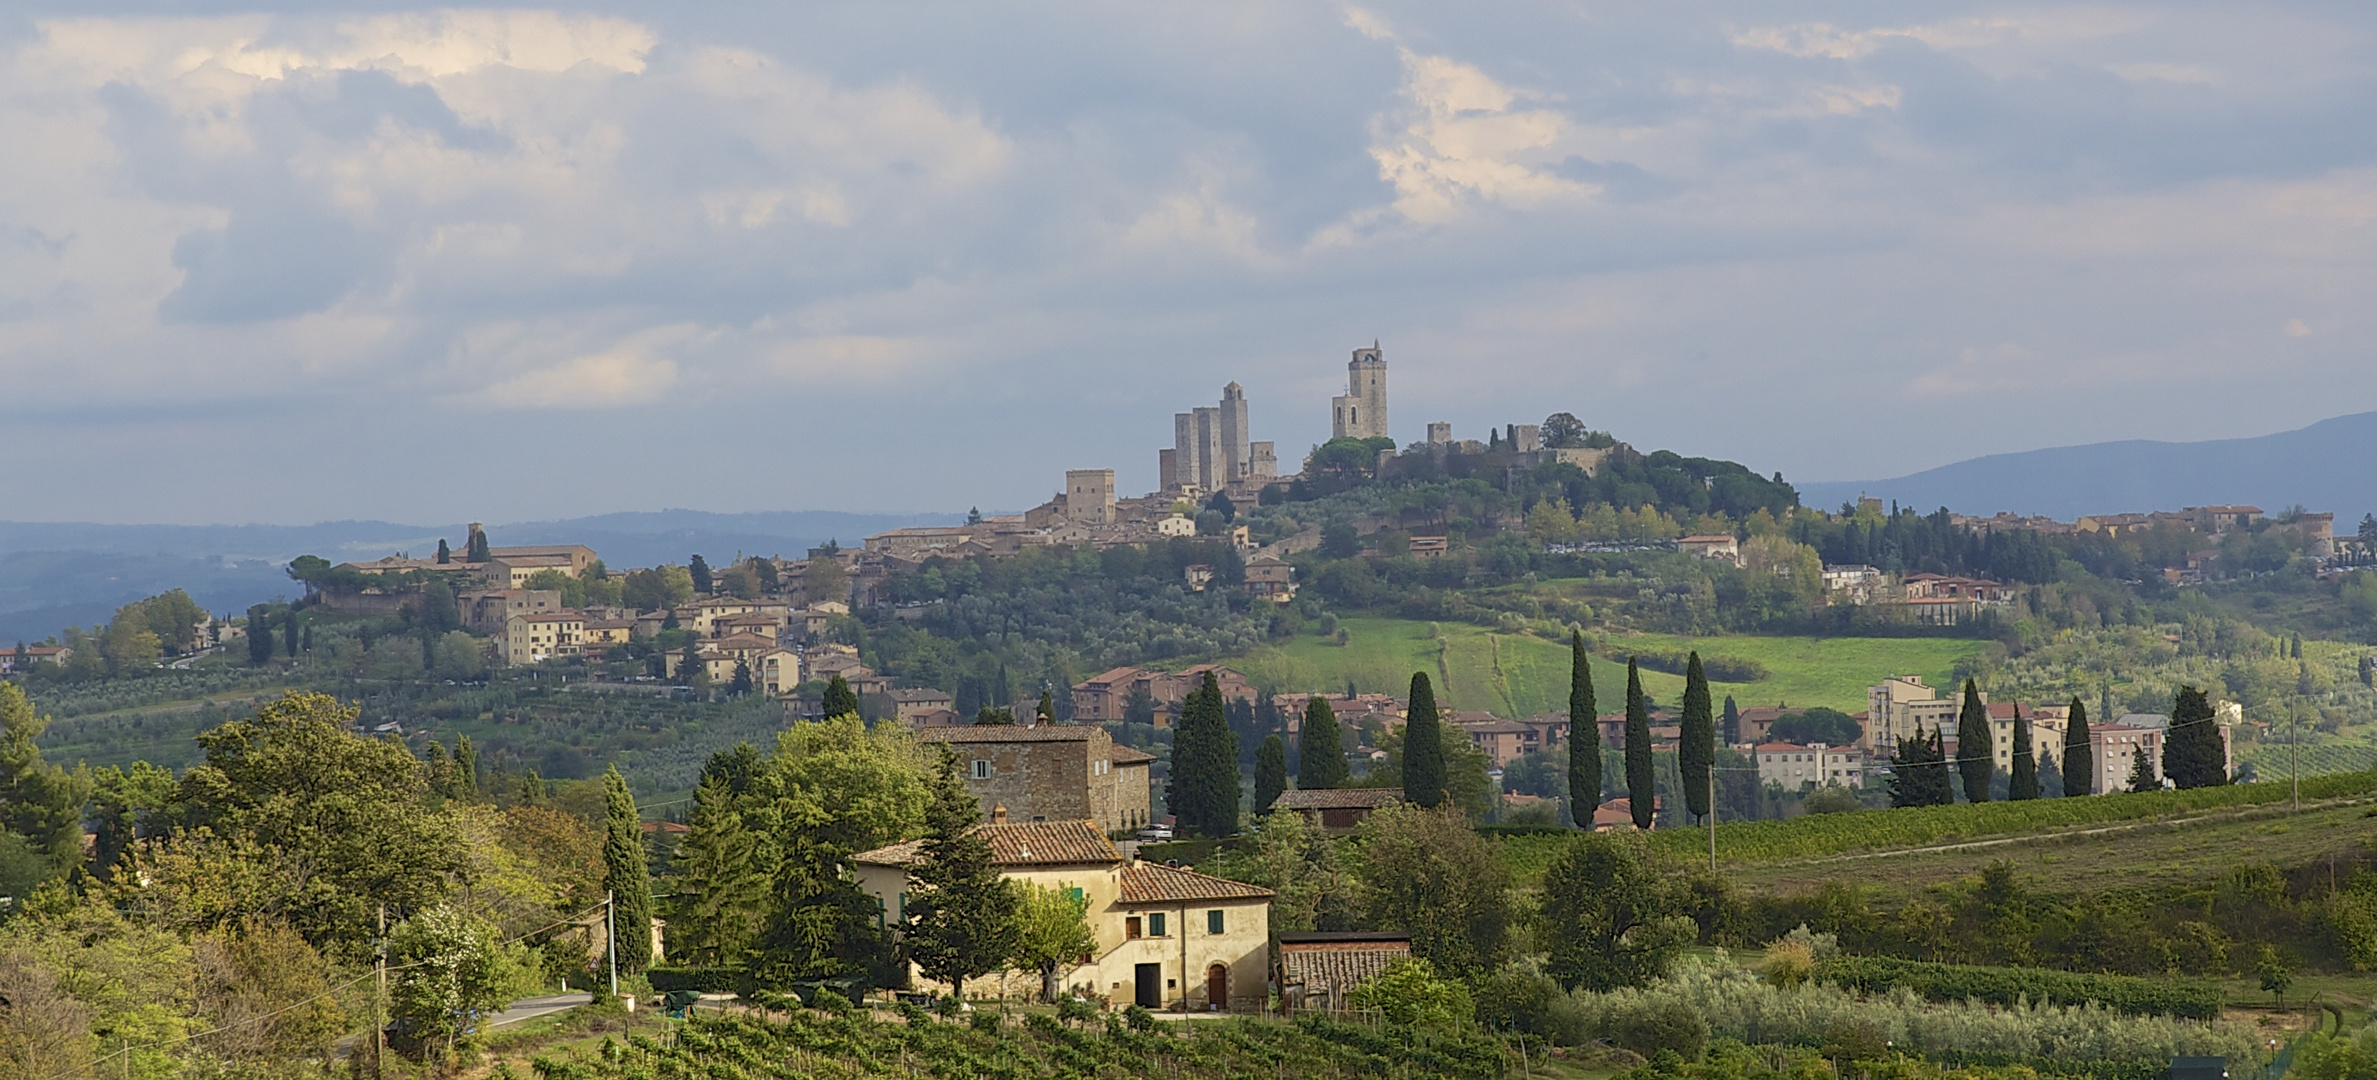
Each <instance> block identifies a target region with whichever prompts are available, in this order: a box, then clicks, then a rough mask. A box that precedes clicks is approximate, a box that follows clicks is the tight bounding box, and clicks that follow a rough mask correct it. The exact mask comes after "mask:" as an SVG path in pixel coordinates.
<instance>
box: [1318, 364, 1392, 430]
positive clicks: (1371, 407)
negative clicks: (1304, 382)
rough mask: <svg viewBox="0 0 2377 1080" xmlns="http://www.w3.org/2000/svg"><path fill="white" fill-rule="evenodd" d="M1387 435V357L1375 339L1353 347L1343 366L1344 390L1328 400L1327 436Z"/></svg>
mask: <svg viewBox="0 0 2377 1080" xmlns="http://www.w3.org/2000/svg"><path fill="white" fill-rule="evenodd" d="M1386 434H1387V359H1386V353H1385V352H1383V351H1381V350H1380V349H1379V347H1378V343H1377V342H1371V344H1370V347H1369V348H1367V349H1355V350H1354V358H1353V360H1352V361H1351V362H1349V363H1347V364H1346V365H1345V393H1344V394H1343V395H1341V396H1339V397H1335V398H1331V399H1330V400H1329V437H1330V438H1333V439H1376V438H1380V437H1382V436H1385V435H1386Z"/></svg>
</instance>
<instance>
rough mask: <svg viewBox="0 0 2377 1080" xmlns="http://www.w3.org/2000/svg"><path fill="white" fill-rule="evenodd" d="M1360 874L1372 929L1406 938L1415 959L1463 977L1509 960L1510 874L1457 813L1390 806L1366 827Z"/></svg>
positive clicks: (1496, 853)
mask: <svg viewBox="0 0 2377 1080" xmlns="http://www.w3.org/2000/svg"><path fill="white" fill-rule="evenodd" d="M1361 840H1362V846H1361V852H1362V861H1361V867H1360V870H1359V874H1360V877H1361V881H1362V886H1363V889H1362V891H1363V894H1364V895H1365V896H1366V897H1368V902H1367V904H1366V905H1365V906H1366V909H1367V912H1368V915H1369V922H1370V925H1372V926H1393V927H1402V928H1404V929H1407V930H1409V931H1410V932H1411V951H1412V955H1414V956H1418V957H1420V958H1421V959H1424V960H1428V961H1430V962H1432V963H1434V964H1435V965H1436V966H1437V967H1438V968H1439V969H1441V970H1443V971H1445V972H1447V973H1450V974H1455V975H1460V976H1463V977H1468V976H1474V975H1482V974H1484V973H1485V972H1487V971H1491V970H1493V969H1494V968H1496V967H1498V966H1500V965H1501V964H1502V962H1503V961H1504V960H1505V959H1507V958H1508V955H1509V953H1510V922H1511V909H1510V870H1509V868H1508V867H1507V866H1505V865H1504V863H1503V861H1502V858H1501V853H1500V852H1499V851H1497V850H1495V847H1494V845H1493V843H1492V842H1491V841H1488V840H1487V839H1485V838H1484V837H1481V836H1479V835H1478V834H1477V830H1475V829H1473V828H1471V827H1470V825H1469V819H1468V818H1467V817H1465V816H1463V815H1462V813H1461V812H1460V811H1459V810H1458V809H1457V808H1455V807H1450V806H1445V807H1439V808H1437V809H1434V810H1425V809H1420V808H1417V807H1409V806H1390V807H1387V808H1385V809H1382V810H1379V811H1378V812H1376V813H1373V814H1371V815H1370V816H1369V817H1367V818H1365V819H1363V821H1362V827H1361Z"/></svg>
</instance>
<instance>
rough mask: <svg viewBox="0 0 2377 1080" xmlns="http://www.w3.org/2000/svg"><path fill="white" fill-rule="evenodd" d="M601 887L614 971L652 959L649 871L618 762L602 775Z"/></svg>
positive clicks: (640, 826) (634, 968)
mask: <svg viewBox="0 0 2377 1080" xmlns="http://www.w3.org/2000/svg"><path fill="white" fill-rule="evenodd" d="M603 811H604V830H603V849H602V850H603V889H604V890H606V891H608V892H609V893H610V894H611V903H612V912H613V915H612V917H613V919H614V920H616V922H615V925H616V927H617V933H618V939H619V970H620V971H621V972H622V973H627V974H633V973H635V972H638V971H642V970H644V968H645V966H646V965H649V964H650V963H652V875H651V871H650V869H649V868H648V867H647V866H646V864H645V861H644V830H643V821H642V819H640V818H639V817H637V815H636V798H635V796H634V795H632V794H630V793H629V792H628V790H627V780H626V779H625V778H623V777H621V776H620V775H619V768H618V766H615V765H614V766H612V767H611V770H610V771H609V772H606V773H604V774H603Z"/></svg>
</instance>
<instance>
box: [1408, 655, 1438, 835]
mask: <svg viewBox="0 0 2377 1080" xmlns="http://www.w3.org/2000/svg"><path fill="white" fill-rule="evenodd" d="M1403 797H1404V798H1406V799H1409V800H1411V801H1412V802H1413V803H1414V804H1416V805H1419V806H1422V807H1425V808H1427V809H1431V810H1433V809H1435V808H1436V806H1437V804H1439V803H1441V802H1443V801H1444V725H1443V721H1442V720H1441V719H1440V718H1439V717H1438V716H1437V715H1436V689H1435V687H1434V686H1432V685H1430V684H1429V682H1428V673H1427V672H1424V671H1420V672H1413V673H1412V676H1411V708H1410V710H1409V712H1408V714H1407V716H1406V718H1405V719H1404V721H1403Z"/></svg>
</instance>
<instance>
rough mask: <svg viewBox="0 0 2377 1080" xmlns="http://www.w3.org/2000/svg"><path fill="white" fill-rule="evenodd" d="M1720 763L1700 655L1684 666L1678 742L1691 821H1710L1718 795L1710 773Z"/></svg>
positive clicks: (1678, 766)
mask: <svg viewBox="0 0 2377 1080" xmlns="http://www.w3.org/2000/svg"><path fill="white" fill-rule="evenodd" d="M1716 763H1717V726H1716V717H1715V716H1713V715H1712V714H1711V710H1710V706H1709V692H1708V674H1707V673H1706V672H1704V671H1702V670H1701V668H1700V654H1699V653H1693V654H1692V658H1691V659H1690V661H1688V662H1687V663H1686V664H1685V665H1684V715H1683V724H1682V727H1681V729H1680V730H1679V732H1678V735H1677V741H1676V770H1677V774H1678V777H1679V781H1680V782H1681V783H1682V785H1683V788H1684V809H1685V810H1686V811H1688V812H1690V813H1691V815H1692V817H1693V818H1694V819H1695V820H1697V819H1702V818H1706V817H1708V810H1709V796H1711V795H1713V794H1715V792H1714V790H1713V789H1712V787H1711V786H1710V780H1711V778H1712V777H1714V776H1715V775H1716V774H1715V773H1713V772H1711V771H1710V770H1711V769H1712V768H1713V767H1715V765H1716Z"/></svg>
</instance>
